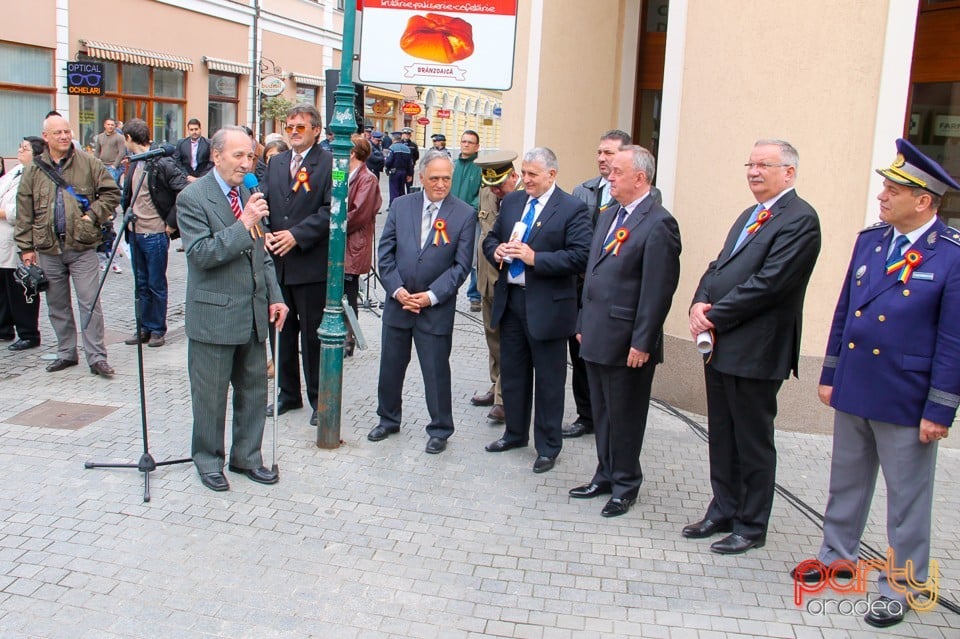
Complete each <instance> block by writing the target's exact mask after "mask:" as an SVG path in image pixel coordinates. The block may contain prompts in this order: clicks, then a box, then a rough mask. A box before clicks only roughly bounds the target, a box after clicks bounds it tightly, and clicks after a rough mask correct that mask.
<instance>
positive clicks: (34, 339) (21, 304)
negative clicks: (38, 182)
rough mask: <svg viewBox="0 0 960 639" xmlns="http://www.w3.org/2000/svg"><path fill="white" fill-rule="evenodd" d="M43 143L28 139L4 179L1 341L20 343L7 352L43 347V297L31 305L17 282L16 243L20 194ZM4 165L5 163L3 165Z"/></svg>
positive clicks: (0, 183) (0, 202)
mask: <svg viewBox="0 0 960 639" xmlns="http://www.w3.org/2000/svg"><path fill="white" fill-rule="evenodd" d="M43 148H44V146H43V139H41V138H38V137H36V136H28V137H25V138H23V140H21V142H20V145H19V146H18V147H17V159H18V160H19V161H20V164H18V165H17V166H15V167H13V168H12V169H10V172H9V173H6V174H4V175H3V177H2V178H0V340H3V341H12V340H13V339H14V338H18V339H17V341H15V342H13V343H12V344H10V345H9V346H7V350H11V351H24V350H27V349H30V348H36V347H37V346H40V326H39V319H40V297H39V295H35V296H33V298H32V300H30V301H28V300H27V298H26V296H25V295H24V289H23V287H22V286H20V284H19V283H18V282H17V280H16V278H14V273H15V272H16V270H17V266H18V265H19V264H20V252H19V251H18V250H17V243H16V241H15V240H14V229H15V226H16V223H17V190H18V189H19V188H20V180H21V178H22V177H23V172H24V171H25V170H26V169H27V167H29V166H30V165H31V164H32V163H33V158H34V156H36V157H40V155H41V154H42V153H43ZM0 164H2V162H0Z"/></svg>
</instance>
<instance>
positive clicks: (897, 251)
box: [886, 235, 910, 269]
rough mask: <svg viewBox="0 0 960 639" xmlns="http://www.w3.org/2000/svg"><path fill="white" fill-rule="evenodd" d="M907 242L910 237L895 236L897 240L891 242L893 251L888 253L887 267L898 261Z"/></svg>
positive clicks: (908, 242)
mask: <svg viewBox="0 0 960 639" xmlns="http://www.w3.org/2000/svg"><path fill="white" fill-rule="evenodd" d="M909 244H910V238H908V237H907V236H906V235H900V236H898V237H897V241H896V242H894V243H893V251H892V252H891V253H890V257H888V258H887V266H886V267H887V269H889V268H890V267H891V266H893V265H894V264H896V263H897V262H899V261H900V259H901V258H902V257H903V249H905V248H907V246H908V245H909Z"/></svg>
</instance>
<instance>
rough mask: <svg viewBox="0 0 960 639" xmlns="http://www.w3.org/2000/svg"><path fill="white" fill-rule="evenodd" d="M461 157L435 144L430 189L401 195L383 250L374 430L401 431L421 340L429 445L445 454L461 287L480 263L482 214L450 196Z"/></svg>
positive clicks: (429, 162)
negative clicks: (384, 295) (476, 257)
mask: <svg viewBox="0 0 960 639" xmlns="http://www.w3.org/2000/svg"><path fill="white" fill-rule="evenodd" d="M452 180H453V163H452V162H451V160H450V158H449V157H447V155H446V154H444V153H441V152H439V151H436V150H434V149H429V150H427V151H426V152H425V153H424V155H423V160H421V162H420V181H421V183H422V184H423V191H422V192H419V193H411V194H409V195H405V196H402V197H399V198H397V199H396V200H394V202H393V203H392V204H391V205H390V212H389V213H388V215H387V221H386V223H385V224H384V227H383V233H382V235H381V236H380V245H379V247H378V250H377V259H378V262H377V263H378V267H379V270H380V280H381V281H382V282H383V288H384V290H385V291H387V292H388V293H389V295H390V297H389V298H388V299H387V302H386V305H385V306H384V308H383V333H382V339H381V342H382V343H381V355H380V381H379V384H378V387H377V398H378V406H377V415H379V416H380V423H379V424H378V425H377V426H375V427H374V428H373V429H372V430H371V431H370V433H369V434H368V435H367V439H369V440H370V441H372V442H377V441H380V440H382V439H386V438H387V437H388V436H390V435H391V434H393V433H398V432H400V419H401V408H402V401H401V393H402V392H403V378H404V376H405V375H406V371H407V365H408V364H409V363H410V344H411V342H413V343H414V344H416V345H417V357H418V358H419V360H420V369H421V371H422V372H423V390H424V396H425V398H426V400H427V410H428V411H429V413H430V423H429V424H428V425H427V435H429V439H428V440H427V447H426V451H427V452H428V453H431V454H437V453H441V452H443V451H444V450H445V449H446V447H447V439H449V437H450V436H451V435H452V434H453V409H452V400H451V397H450V351H451V348H452V346H453V318H454V313H455V311H456V294H457V289H458V288H460V285H461V284H463V281H464V280H465V279H466V277H467V273H469V272H470V265H471V264H472V263H473V237H474V233H475V229H476V225H477V216H476V214H475V213H474V211H473V208H472V207H471V206H469V205H467V204H466V203H464V202H462V201H460V200H458V199H457V198H455V197H453V196H452V195H450V186H451V184H452Z"/></svg>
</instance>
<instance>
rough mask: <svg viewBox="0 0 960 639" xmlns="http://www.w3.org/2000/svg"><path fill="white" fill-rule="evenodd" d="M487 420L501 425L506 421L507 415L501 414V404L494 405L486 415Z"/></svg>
mask: <svg viewBox="0 0 960 639" xmlns="http://www.w3.org/2000/svg"><path fill="white" fill-rule="evenodd" d="M487 419H489V420H490V421H491V422H496V423H498V424H502V423H504V422H505V421H507V414H506V413H505V412H503V404H494V405H493V408H491V409H490V412H489V413H487Z"/></svg>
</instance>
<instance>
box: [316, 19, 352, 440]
mask: <svg viewBox="0 0 960 639" xmlns="http://www.w3.org/2000/svg"><path fill="white" fill-rule="evenodd" d="M355 22H356V3H355V2H346V3H344V12H343V55H342V56H341V59H340V84H338V85H337V90H336V91H335V92H334V96H335V100H334V106H333V118H332V120H331V121H330V122H329V126H330V129H331V130H332V131H333V133H334V136H335V137H334V140H333V144H332V147H333V176H332V177H333V199H332V201H331V203H330V252H329V259H330V261H329V266H328V269H327V301H326V306H325V307H324V309H323V321H322V322H321V323H320V328H319V329H317V335H318V336H319V337H320V381H319V389H318V397H317V447H318V448H338V447H339V446H340V415H341V412H342V405H343V342H344V340H345V339H346V337H347V330H346V326H345V325H344V321H343V254H344V245H345V244H346V239H347V233H346V229H347V178H348V177H349V172H350V171H349V162H350V149H351V148H353V143H352V142H351V141H350V136H351V135H352V134H353V133H356V132H357V117H356V112H355V111H354V106H353V104H354V101H353V99H354V92H353V59H354V50H353V49H354V47H353V38H354V24H355Z"/></svg>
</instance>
